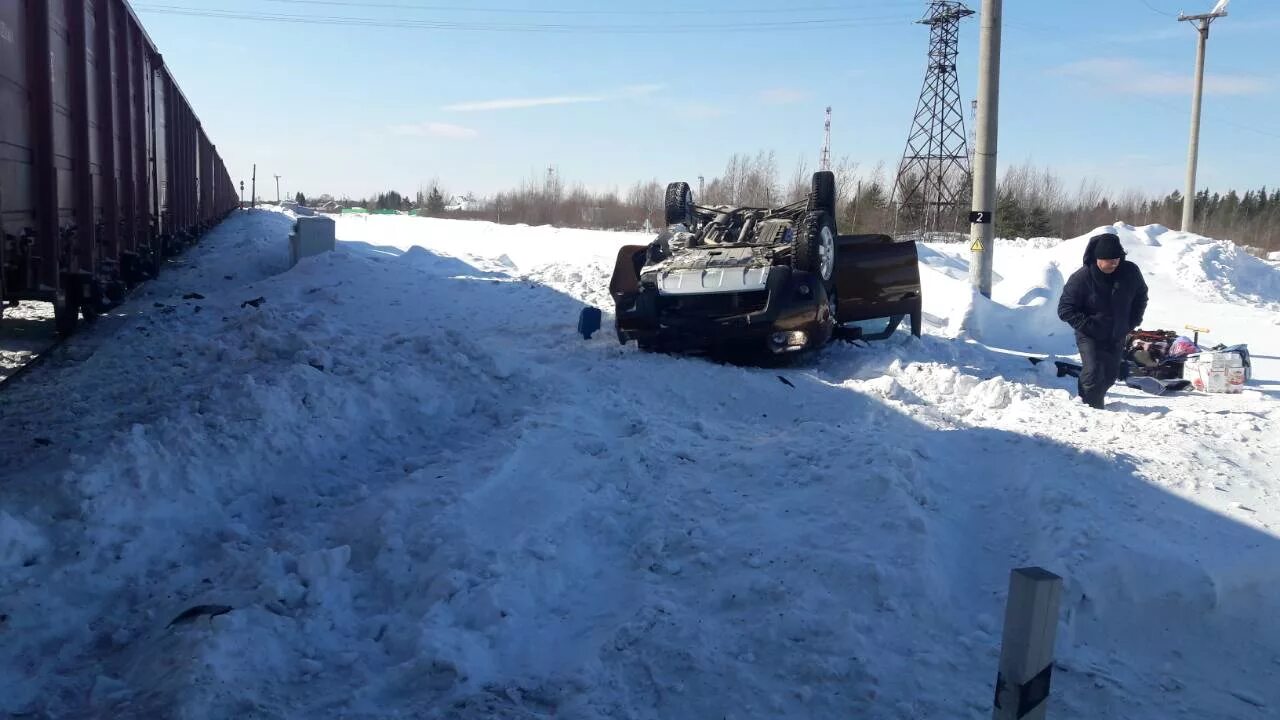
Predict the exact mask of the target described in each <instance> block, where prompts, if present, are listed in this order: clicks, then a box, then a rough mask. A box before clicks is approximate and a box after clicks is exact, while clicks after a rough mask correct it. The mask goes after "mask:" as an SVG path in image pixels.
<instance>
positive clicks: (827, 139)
mask: <svg viewBox="0 0 1280 720" xmlns="http://www.w3.org/2000/svg"><path fill="white" fill-rule="evenodd" d="M823 127H824V129H825V131H824V133H823V137H822V159H821V160H820V161H819V163H818V164H819V165H820V166H821V167H819V168H818V169H819V170H830V169H831V106H830V105H828V106H827V123H826V125H824V126H823Z"/></svg>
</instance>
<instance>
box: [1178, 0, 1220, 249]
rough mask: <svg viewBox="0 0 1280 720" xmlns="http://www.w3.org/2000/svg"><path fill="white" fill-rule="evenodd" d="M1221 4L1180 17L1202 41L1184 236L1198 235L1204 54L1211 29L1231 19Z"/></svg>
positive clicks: (1198, 54)
mask: <svg viewBox="0 0 1280 720" xmlns="http://www.w3.org/2000/svg"><path fill="white" fill-rule="evenodd" d="M1230 1H1231V0H1219V1H1218V4H1217V5H1216V6H1215V7H1214V8H1213V11H1212V12H1207V13H1204V14H1203V15H1184V14H1182V13H1179V14H1178V22H1196V23H1198V26H1197V28H1196V29H1197V30H1198V31H1199V35H1200V41H1199V43H1197V45H1196V87H1195V90H1194V91H1193V92H1192V95H1191V143H1190V146H1189V147H1188V149H1187V192H1186V195H1184V196H1183V198H1182V232H1194V230H1193V228H1194V226H1195V214H1196V164H1197V163H1198V162H1199V160H1200V104H1201V103H1200V100H1201V95H1202V94H1203V91H1204V51H1205V45H1206V44H1207V43H1208V41H1209V25H1210V24H1211V23H1212V22H1213V21H1214V20H1217V19H1218V18H1220V17H1226V15H1227V3H1229V2H1230Z"/></svg>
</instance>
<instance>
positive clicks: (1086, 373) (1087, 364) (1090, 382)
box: [1076, 333, 1124, 409]
mask: <svg viewBox="0 0 1280 720" xmlns="http://www.w3.org/2000/svg"><path fill="white" fill-rule="evenodd" d="M1076 347H1078V348H1080V364H1081V365H1082V366H1083V368H1082V369H1081V371H1080V398H1081V399H1082V400H1084V401H1085V402H1086V403H1088V405H1089V406H1090V407H1095V408H1098V409H1101V408H1102V406H1103V398H1105V397H1106V395H1107V391H1108V390H1110V389H1111V386H1112V385H1115V384H1116V378H1118V377H1119V376H1120V360H1121V359H1122V357H1123V354H1124V340H1115V341H1112V342H1104V341H1100V340H1094V339H1093V338H1091V337H1086V336H1084V335H1081V334H1079V333H1077V334H1076Z"/></svg>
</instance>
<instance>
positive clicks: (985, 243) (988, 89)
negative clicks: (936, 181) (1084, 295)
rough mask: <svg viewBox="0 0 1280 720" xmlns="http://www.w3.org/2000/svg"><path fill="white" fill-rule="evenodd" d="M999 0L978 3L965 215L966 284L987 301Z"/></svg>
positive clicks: (997, 91) (996, 123)
mask: <svg viewBox="0 0 1280 720" xmlns="http://www.w3.org/2000/svg"><path fill="white" fill-rule="evenodd" d="M1002 14H1003V3H1002V0H982V18H981V20H982V38H981V41H980V44H981V49H980V55H979V56H978V122H977V135H978V143H977V144H978V147H977V148H976V151H975V153H974V161H975V163H974V173H973V212H972V213H970V214H969V223H970V231H969V234H970V237H971V238H972V241H973V242H972V243H971V244H970V245H969V250H970V261H969V282H970V283H971V284H972V285H973V287H974V288H975V289H977V291H978V292H980V293H982V295H984V296H985V297H991V265H992V261H993V258H994V256H995V252H994V251H995V237H996V231H995V227H996V226H995V209H996V207H995V206H996V147H997V144H998V142H997V141H998V136H999V123H1000V26H1001V19H1002Z"/></svg>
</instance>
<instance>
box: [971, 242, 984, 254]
mask: <svg viewBox="0 0 1280 720" xmlns="http://www.w3.org/2000/svg"><path fill="white" fill-rule="evenodd" d="M969 249H970V250H972V251H973V252H982V251H983V249H984V248H983V247H982V240H981V239H978V240H974V241H973V244H972V245H970V246H969Z"/></svg>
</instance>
